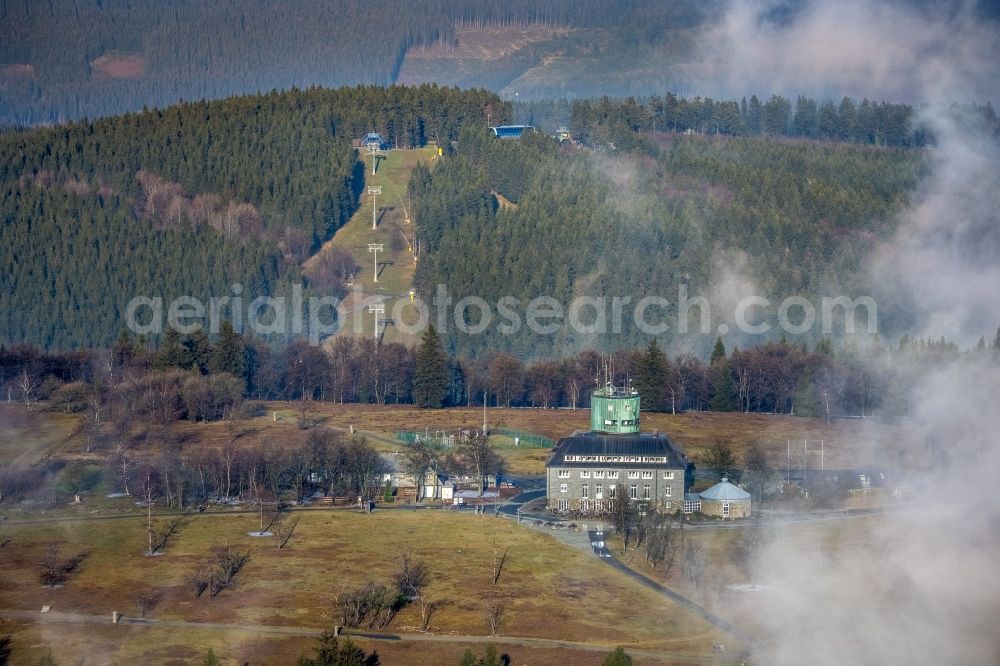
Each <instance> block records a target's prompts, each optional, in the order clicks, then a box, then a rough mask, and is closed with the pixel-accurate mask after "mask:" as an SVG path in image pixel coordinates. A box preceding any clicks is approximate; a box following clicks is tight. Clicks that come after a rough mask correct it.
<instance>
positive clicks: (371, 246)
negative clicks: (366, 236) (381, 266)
mask: <svg viewBox="0 0 1000 666" xmlns="http://www.w3.org/2000/svg"><path fill="white" fill-rule="evenodd" d="M384 247H385V244H383V243H368V251H369V252H373V253H374V254H375V279H374V280H373V281H374V282H378V253H379V252H381V251H382V248H384Z"/></svg>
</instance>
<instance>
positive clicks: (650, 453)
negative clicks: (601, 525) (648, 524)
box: [545, 384, 694, 514]
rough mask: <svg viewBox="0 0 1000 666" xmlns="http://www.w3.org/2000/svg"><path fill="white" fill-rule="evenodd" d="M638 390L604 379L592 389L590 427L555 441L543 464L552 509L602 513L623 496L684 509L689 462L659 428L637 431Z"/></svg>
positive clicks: (690, 471)
mask: <svg viewBox="0 0 1000 666" xmlns="http://www.w3.org/2000/svg"><path fill="white" fill-rule="evenodd" d="M639 420H640V419H639V394H638V393H637V392H636V391H635V390H632V389H623V388H616V387H613V386H611V385H610V384H608V385H606V386H604V387H603V388H599V389H597V390H596V391H594V393H593V395H592V396H591V401H590V430H588V431H586V432H580V431H577V432H574V433H573V434H572V435H570V436H569V437H564V438H562V439H560V440H559V443H558V444H556V446H555V448H553V449H552V454H551V455H550V456H549V460H548V462H547V463H546V464H545V477H546V488H547V500H548V501H547V505H548V508H549V509H550V510H552V511H557V512H562V511H573V512H579V513H586V514H602V513H608V512H609V511H611V510H612V508H613V506H614V501H615V500H616V499H618V498H620V497H629V498H631V499H632V500H633V501H635V502H637V503H639V504H646V505H652V504H657V505H659V506H660V507H661V508H662V509H665V510H667V511H681V510H682V509H683V508H684V494H685V492H686V491H687V490H688V488H690V487H691V483H692V481H693V476H694V465H693V464H691V463H689V462H688V460H687V458H685V457H684V453H683V452H682V451H681V450H680V448H679V447H678V446H677V445H676V444H674V442H673V441H672V440H671V439H670V438H669V437H668V436H667V435H666V434H665V433H661V432H653V433H643V432H639Z"/></svg>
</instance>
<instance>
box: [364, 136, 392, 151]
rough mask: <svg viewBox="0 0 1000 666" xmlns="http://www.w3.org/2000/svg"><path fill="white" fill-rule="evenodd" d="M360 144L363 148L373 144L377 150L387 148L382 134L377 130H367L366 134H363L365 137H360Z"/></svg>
mask: <svg viewBox="0 0 1000 666" xmlns="http://www.w3.org/2000/svg"><path fill="white" fill-rule="evenodd" d="M361 145H362V147H364V148H368V147H369V146H375V147H376V148H377V149H378V150H386V149H387V148H388V144H387V143H386V142H385V139H383V138H382V135H381V134H379V133H378V132H369V133H368V134H365V138H363V139H361Z"/></svg>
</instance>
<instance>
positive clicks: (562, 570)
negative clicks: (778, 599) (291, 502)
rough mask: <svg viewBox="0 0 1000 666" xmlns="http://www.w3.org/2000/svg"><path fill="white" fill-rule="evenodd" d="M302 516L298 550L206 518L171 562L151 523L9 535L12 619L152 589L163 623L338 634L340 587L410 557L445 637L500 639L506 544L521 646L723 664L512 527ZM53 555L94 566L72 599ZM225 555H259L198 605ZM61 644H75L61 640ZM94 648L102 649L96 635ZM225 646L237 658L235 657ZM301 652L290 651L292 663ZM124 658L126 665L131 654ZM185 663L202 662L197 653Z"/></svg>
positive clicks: (694, 640) (691, 637)
mask: <svg viewBox="0 0 1000 666" xmlns="http://www.w3.org/2000/svg"><path fill="white" fill-rule="evenodd" d="M299 515H300V516H301V522H300V524H299V527H298V531H297V535H296V536H295V537H294V538H293V540H292V543H291V545H290V546H289V547H288V548H286V549H284V550H280V551H279V550H277V549H276V548H275V545H274V543H273V542H272V541H271V540H269V539H266V540H261V539H254V538H251V537H248V536H247V535H246V532H248V531H250V530H253V529H256V521H255V517H254V516H246V515H231V516H229V515H221V516H220V515H215V516H212V515H203V516H198V517H195V518H192V519H191V522H190V523H189V524H187V525H186V526H185V527H184V528H183V529H182V531H181V533H180V534H179V536H178V537H177V538H176V540H175V541H174V542H173V543H172V544H171V545H170V546H169V547H168V549H167V552H166V554H165V555H164V556H162V557H157V558H147V557H144V556H143V555H142V550H143V545H144V541H145V538H144V537H145V535H144V521H142V520H141V519H128V520H112V521H88V522H86V523H78V522H75V523H74V522H68V523H60V524H42V525H21V526H18V525H13V524H9V525H7V526H6V527H5V528H4V530H3V531H4V538H6V539H10V543H8V544H7V545H6V546H5V547H4V550H3V558H2V560H0V570H2V575H0V578H2V579H3V580H4V581H5V583H4V585H3V587H2V588H0V608H14V609H25V610H35V609H37V608H39V607H40V606H41V605H43V604H49V605H51V606H52V607H53V610H56V611H61V612H70V613H87V614H98V615H103V614H108V615H110V612H111V611H112V610H115V609H117V610H121V611H123V612H125V613H127V614H134V613H135V606H134V603H133V595H134V593H135V591H136V590H137V589H152V590H155V591H156V593H157V595H158V596H159V597H160V601H159V603H158V605H157V606H156V608H155V610H154V611H153V613H152V614H153V615H154V616H156V617H160V618H165V619H175V620H188V621H200V622H221V623H231V624H244V625H252V624H264V625H301V626H312V627H323V626H327V625H330V624H333V623H334V622H335V617H334V614H333V612H332V611H331V609H330V602H331V599H332V597H333V595H334V594H335V592H336V591H337V590H338V589H340V588H343V587H347V586H353V585H357V584H359V583H361V582H362V581H363V580H364V579H366V578H372V579H375V580H380V581H384V582H389V578H390V575H391V570H392V567H393V561H394V559H395V558H396V556H397V555H398V553H401V552H404V551H410V552H412V553H413V554H414V555H415V556H416V557H418V558H419V559H421V560H424V561H426V562H428V563H429V565H430V567H431V570H432V572H433V577H432V581H431V584H430V586H429V588H428V593H429V596H430V597H431V598H433V599H437V600H442V601H446V602H447V604H446V605H445V606H444V607H443V609H442V610H441V611H440V613H439V614H438V615H437V616H435V619H434V621H433V627H434V631H435V632H440V633H443V634H447V633H454V634H478V635H486V634H487V633H488V632H487V628H486V625H485V623H484V622H483V620H482V611H483V607H484V605H485V603H486V600H487V599H489V598H491V596H492V595H493V594H494V589H493V587H492V586H491V584H490V582H489V581H490V577H491V572H492V557H493V544H494V539H495V540H496V542H497V543H499V544H500V545H501V547H503V548H506V547H508V546H509V548H510V554H509V558H508V561H507V566H506V568H505V570H504V574H503V576H502V578H501V584H500V586H499V592H498V593H499V595H500V596H501V598H502V599H504V603H505V606H506V614H505V618H506V619H505V626H504V629H503V633H506V634H507V635H518V636H530V637H539V638H553V639H562V640H569V641H582V642H589V643H602V644H607V645H608V646H609V649H611V648H613V646H614V645H616V644H619V643H625V644H628V645H632V646H634V647H637V648H649V649H662V650H667V651H669V652H671V653H677V654H689V655H691V656H692V657H695V656H700V655H704V654H706V653H710V652H711V645H712V644H713V643H714V642H718V641H719V640H720V634H719V632H718V631H717V630H715V629H714V628H712V627H711V626H709V625H707V624H706V623H704V622H703V621H702V620H700V619H698V618H696V617H694V616H691V615H689V614H688V613H686V612H685V611H683V610H681V609H680V608H679V607H677V606H675V605H673V604H672V603H670V602H668V601H666V600H665V599H663V598H662V597H660V596H659V595H657V594H655V593H653V592H651V591H648V590H646V589H645V588H642V587H640V586H639V585H637V584H636V583H634V582H633V581H631V580H630V579H628V578H627V577H625V576H623V575H622V574H619V573H617V572H615V571H614V570H612V569H609V568H608V567H607V566H606V565H604V564H603V563H602V562H600V561H599V560H598V559H597V558H594V557H593V556H591V555H589V554H586V553H582V552H578V551H576V550H573V549H570V548H569V547H566V546H564V545H562V544H560V543H559V542H557V541H556V540H555V539H553V538H552V537H550V536H549V535H546V534H541V533H538V532H535V531H532V530H530V529H527V528H524V527H521V526H518V525H516V524H513V523H511V522H509V521H506V520H503V519H496V518H492V517H482V516H475V515H472V514H455V513H451V512H443V511H430V510H425V511H419V512H402V511H376V512H375V513H374V514H371V515H366V514H360V513H354V512H345V511H337V512H332V511H331V512H304V513H301V514H299ZM53 543H59V544H61V545H62V547H63V551H64V552H65V553H66V554H67V555H69V554H72V552H75V551H81V550H85V551H88V552H89V553H90V554H89V556H88V558H87V559H86V561H85V562H84V564H83V565H82V567H81V568H80V570H79V571H78V572H77V573H75V574H73V576H72V577H71V578H70V580H69V581H68V582H67V583H66V585H65V587H63V588H57V589H47V588H41V587H40V586H39V583H38V577H37V570H36V567H37V561H38V559H39V554H40V553H42V552H44V551H45V549H46V548H47V547H48V546H49V545H50V544H53ZM225 543H229V544H232V545H236V546H238V547H240V548H247V549H249V550H250V551H251V558H250V561H249V563H248V564H247V566H246V567H245V568H244V570H243V571H241V572H240V574H239V575H238V577H237V586H236V588H235V589H232V590H226V591H224V592H223V593H222V594H220V595H219V596H218V597H216V598H214V599H211V598H204V597H203V598H195V597H194V596H193V594H192V592H191V590H190V586H189V584H188V583H187V581H188V577H189V575H190V574H191V572H193V571H194V569H195V568H196V567H197V566H198V563H199V562H200V561H201V560H202V558H204V557H205V555H206V554H207V553H208V552H209V551H210V549H211V548H212V547H213V546H216V545H221V544H225ZM417 623H418V611H417V609H415V608H408V609H406V610H404V611H403V612H401V613H400V615H399V616H398V617H397V619H396V621H395V623H394V625H393V627H391V630H395V631H407V630H411V631H412V630H413V629H414V628H415V627H416V625H417ZM26 631H42V630H40V629H37V628H35V629H30V630H26ZM130 631H131V630H130ZM47 640H51V641H57V642H59V641H64V640H66V637H65V636H59V637H58V638H56V637H55V636H54V633H50V635H49V636H48V637H47ZM93 640H94V641H101V640H102V639H100V638H99V636H98V635H94V637H93ZM229 640H236V641H237V643H236V645H237V647H238V648H239V650H243V649H244V648H243V646H242V645H240V643H239V641H243V640H246V639H245V637H243V638H240V637H235V638H233V637H230V638H229ZM268 640H270V639H268ZM730 642H731V641H730ZM278 643H279V644H280V643H281V641H280V640H279V641H278ZM210 644H213V643H211V642H205V643H201V642H200V641H199V640H198V639H193V638H192V637H190V636H189V635H188V632H186V631H180V630H175V631H173V632H171V631H169V630H164V635H163V636H162V637H161V638H156V637H155V634H154V635H153V637H152V638H151V637H150V634H143V637H142V642H141V649H142V650H145V651H146V652H145V654H147V655H150V656H153V657H154V660H156V661H159V660H160V659H163V658H166V657H167V656H168V655H169V654H170V652H164V650H170V651H172V650H175V649H180V648H179V646H185V648H184V649H186V650H191V649H197V650H203V649H204V646H207V645H210ZM171 646H173V647H171ZM195 646H197V647H195ZM135 647H137V646H123V647H118V648H117V649H118V650H119V651H121V650H130V649H132V648H135ZM223 647H224V648H225V649H226V650H227V651H232V650H233V646H232V645H228V646H227V645H224V646H223ZM379 647H381V646H379ZM94 649H95V652H98V653H101V652H102V651H107V650H110V649H112V646H111V645H109V644H107V642H105V644H104V647H103V648H102V647H100V646H99V645H95V648H94ZM253 649H256V648H253ZM282 649H283V650H284V649H286V648H282ZM150 651H153V652H150ZM296 652H297V651H296ZM241 653H242V652H241ZM458 653H460V651H459V652H458ZM125 654H129V653H127V652H126V653H125ZM262 654H266V652H265V653H262ZM295 654H296V653H288V652H285V653H284V656H285V657H286V659H285V661H288V659H287V657H293V656H295ZM449 654H450V652H449ZM118 655H119V656H118V657H116V658H117V659H121V658H123V653H122V652H119V653H118ZM176 656H177V657H179V658H187V659H190V658H192V657H193V655H192V654H191V653H190V652H186V653H185V654H184V655H180V654H177V655H176ZM428 663H429V662H428Z"/></svg>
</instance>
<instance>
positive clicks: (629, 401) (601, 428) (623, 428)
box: [590, 384, 639, 435]
mask: <svg viewBox="0 0 1000 666" xmlns="http://www.w3.org/2000/svg"><path fill="white" fill-rule="evenodd" d="M590 429H591V430H592V431H594V432H603V433H609V434H614V435H624V434H630V433H637V432H639V393H638V392H637V391H636V390H635V389H623V388H617V387H614V386H612V385H611V384H607V385H605V386H604V387H603V388H599V389H597V390H596V391H594V393H593V394H592V395H591V397H590Z"/></svg>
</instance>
